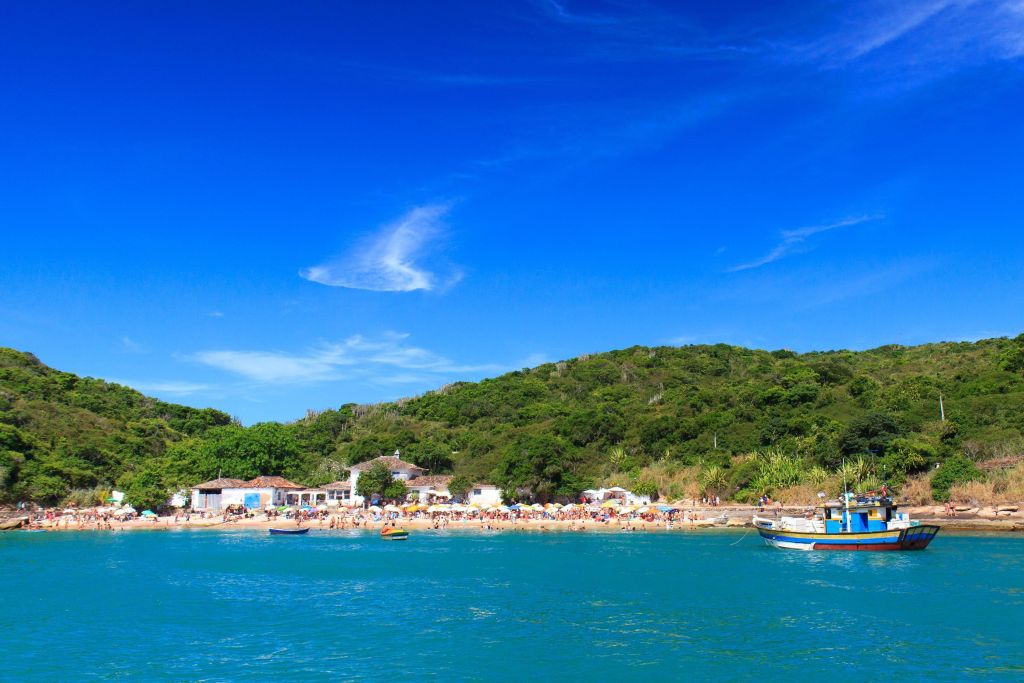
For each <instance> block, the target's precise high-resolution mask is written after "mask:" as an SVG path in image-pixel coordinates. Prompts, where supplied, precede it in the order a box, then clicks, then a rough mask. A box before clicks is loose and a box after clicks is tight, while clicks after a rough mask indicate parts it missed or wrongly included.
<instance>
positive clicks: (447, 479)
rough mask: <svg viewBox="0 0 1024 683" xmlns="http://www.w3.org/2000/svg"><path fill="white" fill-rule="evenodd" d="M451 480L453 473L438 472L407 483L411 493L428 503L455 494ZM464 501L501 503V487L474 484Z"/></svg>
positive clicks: (484, 503)
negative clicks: (450, 486) (451, 486)
mask: <svg viewBox="0 0 1024 683" xmlns="http://www.w3.org/2000/svg"><path fill="white" fill-rule="evenodd" d="M451 481H452V475H450V474H437V475H433V476H427V477H416V478H415V479H410V480H409V481H408V482H407V483H406V487H408V489H409V493H415V494H416V495H417V496H418V498H419V501H420V502H421V503H426V502H431V501H432V500H440V499H443V500H448V499H451V498H452V497H453V496H452V494H451V491H450V490H449V489H448V485H449V484H450V483H451ZM463 502H466V503H471V504H476V505H479V506H480V507H490V506H492V505H501V489H500V488H498V487H497V486H495V485H493V484H482V483H477V484H473V487H472V488H471V489H470V490H469V491H467V492H466V497H465V500H464V501H463Z"/></svg>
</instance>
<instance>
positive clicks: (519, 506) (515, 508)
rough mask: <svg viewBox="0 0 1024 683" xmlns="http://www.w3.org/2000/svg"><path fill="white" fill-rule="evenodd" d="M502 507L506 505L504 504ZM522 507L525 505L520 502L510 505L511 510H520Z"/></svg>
mask: <svg viewBox="0 0 1024 683" xmlns="http://www.w3.org/2000/svg"><path fill="white" fill-rule="evenodd" d="M502 507H504V505H503V506H502ZM522 507H523V506H522V505H520V504H519V503H516V504H515V505H510V506H509V508H508V509H509V510H519V509H521V508H522Z"/></svg>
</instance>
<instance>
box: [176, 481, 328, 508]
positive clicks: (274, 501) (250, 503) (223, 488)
mask: <svg viewBox="0 0 1024 683" xmlns="http://www.w3.org/2000/svg"><path fill="white" fill-rule="evenodd" d="M326 497H327V492H326V491H325V490H323V489H309V488H306V487H305V486H302V485H301V484H296V483H295V482H293V481H288V480H287V479H285V478H284V477H256V478H255V479H253V480H251V481H242V480H240V479H228V478H220V479H214V480H213V481H208V482H205V483H203V484H198V485H196V486H193V487H192V509H193V510H195V511H197V512H200V511H202V512H219V511H221V510H223V509H224V508H226V507H228V506H229V505H240V506H242V507H245V508H249V509H250V510H262V509H265V508H267V507H277V506H279V505H288V504H292V505H316V504H317V503H318V502H323V501H324V499H325V498H326Z"/></svg>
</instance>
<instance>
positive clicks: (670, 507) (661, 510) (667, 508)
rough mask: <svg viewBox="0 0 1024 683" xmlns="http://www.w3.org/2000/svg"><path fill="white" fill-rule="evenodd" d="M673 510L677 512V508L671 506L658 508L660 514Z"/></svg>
mask: <svg viewBox="0 0 1024 683" xmlns="http://www.w3.org/2000/svg"><path fill="white" fill-rule="evenodd" d="M673 510H675V508H674V507H672V506H670V505H659V506H658V512H672V511H673Z"/></svg>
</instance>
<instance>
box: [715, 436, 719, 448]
mask: <svg viewBox="0 0 1024 683" xmlns="http://www.w3.org/2000/svg"><path fill="white" fill-rule="evenodd" d="M715 450H716V451H717V450H718V432H715Z"/></svg>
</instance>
